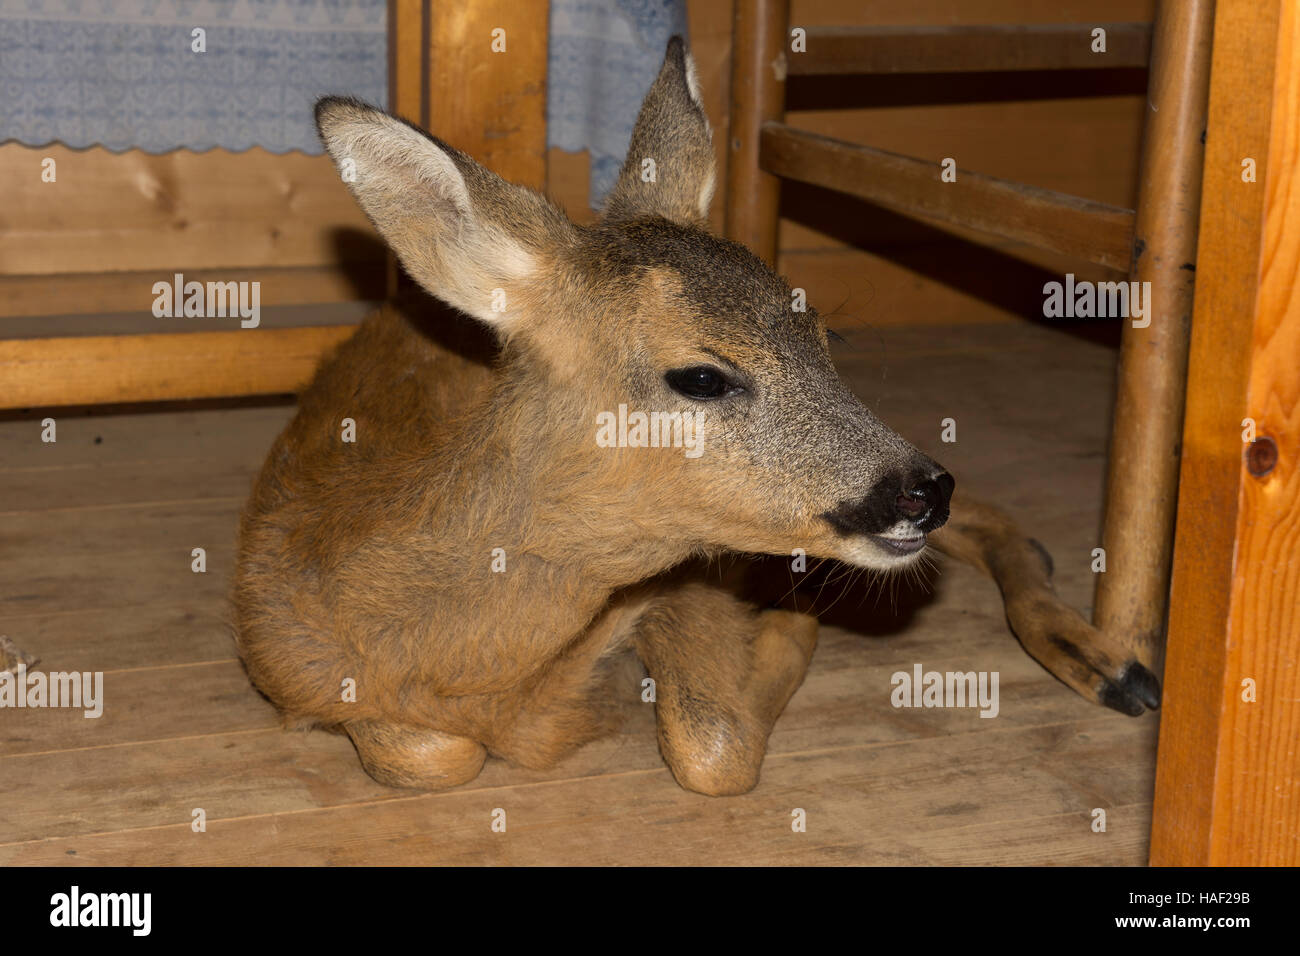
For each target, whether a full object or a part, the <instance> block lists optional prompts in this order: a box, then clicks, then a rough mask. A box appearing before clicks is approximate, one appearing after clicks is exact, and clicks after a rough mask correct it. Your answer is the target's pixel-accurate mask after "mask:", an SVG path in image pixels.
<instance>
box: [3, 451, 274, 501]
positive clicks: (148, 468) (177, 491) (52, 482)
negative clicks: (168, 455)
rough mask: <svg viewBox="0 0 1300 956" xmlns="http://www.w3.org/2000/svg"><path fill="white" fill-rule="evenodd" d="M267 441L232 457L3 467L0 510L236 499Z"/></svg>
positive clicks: (255, 468)
mask: <svg viewBox="0 0 1300 956" xmlns="http://www.w3.org/2000/svg"><path fill="white" fill-rule="evenodd" d="M38 440H39V439H38ZM267 447H269V443H268V444H267ZM267 447H259V448H253V447H250V448H249V450H248V453H247V454H245V455H242V456H241V457H240V458H239V459H237V460H232V459H218V460H213V459H210V458H173V459H155V460H153V461H143V462H139V461H125V462H116V461H115V462H108V463H104V464H96V465H81V466H75V467H72V466H70V467H63V466H58V465H52V466H51V465H45V466H41V465H37V466H34V467H30V468H11V469H7V470H5V471H4V472H3V481H4V485H5V498H4V502H3V507H4V511H0V515H3V514H6V513H9V514H12V513H21V512H24V511H28V512H30V511H44V510H46V509H57V510H60V511H72V510H75V511H80V512H83V513H84V512H85V511H86V510H87V509H91V508H104V509H106V508H121V507H123V506H128V507H129V506H133V505H134V506H138V505H142V504H147V503H153V502H161V501H177V500H180V501H187V502H188V501H196V500H202V499H205V498H219V499H224V500H227V501H230V500H241V499H243V498H244V497H246V496H247V495H248V493H249V492H250V491H251V490H252V487H253V479H254V478H255V477H256V476H257V472H258V471H259V470H260V469H261V467H262V461H263V459H264V458H265V456H266V450H267ZM160 466H162V468H163V469H165V475H166V477H165V478H164V477H163V476H162V474H160Z"/></svg>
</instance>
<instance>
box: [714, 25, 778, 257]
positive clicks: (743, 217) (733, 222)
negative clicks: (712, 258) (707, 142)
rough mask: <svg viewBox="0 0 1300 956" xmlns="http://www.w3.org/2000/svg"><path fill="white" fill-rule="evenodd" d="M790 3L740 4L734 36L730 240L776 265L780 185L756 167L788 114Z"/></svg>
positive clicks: (732, 34)
mask: <svg viewBox="0 0 1300 956" xmlns="http://www.w3.org/2000/svg"><path fill="white" fill-rule="evenodd" d="M789 18H790V4H789V0H736V14H735V22H734V24H733V27H732V31H731V42H732V49H731V120H730V124H729V129H728V130H727V135H728V137H729V142H728V149H727V198H726V202H727V206H726V226H725V230H726V235H727V238H728V239H734V240H735V241H737V242H740V243H743V244H744V245H746V246H748V247H749V248H750V249H752V250H754V252H755V253H757V254H758V255H759V256H760V257H761V258H762V259H763V260H764V261H765V262H767V263H768V264H769V265H775V264H776V231H777V204H778V201H779V199H780V185H781V183H780V180H779V179H778V178H777V177H776V176H773V175H771V174H770V173H765V172H763V170H762V169H760V168H759V165H758V138H759V132H760V131H761V130H762V127H763V124H764V123H766V122H767V121H769V120H780V119H782V117H783V115H784V113H785V57H786V53H785V51H786V43H785V34H786V25H787V23H788V22H789Z"/></svg>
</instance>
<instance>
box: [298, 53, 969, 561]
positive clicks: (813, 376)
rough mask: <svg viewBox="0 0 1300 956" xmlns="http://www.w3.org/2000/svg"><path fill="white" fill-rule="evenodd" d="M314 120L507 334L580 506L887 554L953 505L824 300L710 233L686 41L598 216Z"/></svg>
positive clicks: (468, 300)
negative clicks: (832, 340)
mask: <svg viewBox="0 0 1300 956" xmlns="http://www.w3.org/2000/svg"><path fill="white" fill-rule="evenodd" d="M316 118H317V124H318V126H319V127H320V132H321V137H322V139H323V140H324V142H325V144H326V146H327V148H328V150H329V152H330V154H331V156H332V157H333V158H334V160H335V162H336V163H337V164H339V166H340V169H341V170H342V171H343V172H344V179H345V181H348V184H349V186H350V188H351V189H352V191H353V193H354V194H355V195H356V197H357V200H358V201H359V202H360V204H361V207H362V208H363V209H364V210H365V212H366V213H367V215H369V217H370V218H371V220H372V221H373V222H374V223H375V225H376V227H377V228H378V229H379V231H380V232H381V233H382V234H383V236H384V237H385V238H386V239H387V240H388V242H389V244H390V245H391V246H392V248H393V249H394V250H395V251H396V253H397V255H398V256H399V258H400V259H401V261H402V263H403V264H404V265H405V267H406V269H407V271H408V272H409V273H410V275H411V276H412V277H413V278H414V279H415V280H416V281H417V282H419V283H420V285H422V286H423V287H424V288H425V289H426V290H428V291H429V292H430V293H432V294H433V295H435V296H437V297H438V298H440V299H442V300H443V301H445V302H447V303H449V304H450V305H452V306H454V307H456V308H458V309H460V310H462V311H464V312H466V313H468V314H469V315H471V316H474V317H476V318H478V319H479V320H481V321H483V322H485V323H487V324H489V325H490V326H492V327H493V328H494V329H495V330H496V331H497V332H498V334H499V336H500V337H501V339H502V341H503V343H504V348H503V353H502V361H503V363H504V369H503V371H504V373H505V376H506V378H507V380H508V381H510V382H511V387H510V388H509V389H508V390H505V391H504V392H502V393H498V400H502V401H505V400H509V401H511V402H514V403H518V404H519V406H520V409H521V411H520V416H522V417H523V418H526V419H528V420H530V421H535V422H541V423H544V425H543V427H544V428H545V429H546V430H547V434H544V435H541V436H538V441H539V442H540V443H541V444H544V445H545V446H546V448H547V449H548V453H549V454H551V455H553V456H557V457H562V458H563V459H564V460H565V461H566V462H567V465H566V467H567V469H568V471H569V472H570V473H571V474H576V475H578V476H580V477H581V476H584V475H585V476H587V478H588V480H589V482H590V486H591V487H592V488H593V489H598V490H596V491H593V492H592V493H591V494H589V495H584V496H583V501H582V502H581V506H583V507H599V506H600V504H601V500H602V496H603V497H604V498H606V499H610V500H609V501H608V502H607V504H608V506H609V510H610V512H611V520H614V521H616V522H619V523H621V527H622V530H623V532H624V533H626V534H628V535H629V536H635V535H642V536H646V535H648V536H651V537H655V536H661V537H663V538H664V539H665V540H667V539H672V540H674V541H676V542H679V543H684V544H686V545H687V546H688V547H690V548H693V549H697V550H701V551H707V550H711V549H734V550H738V551H748V552H755V553H771V554H788V553H790V552H791V551H792V550H793V549H795V548H803V549H804V550H805V551H806V552H807V553H808V554H810V555H814V556H819V557H830V558H838V559H840V560H843V561H846V562H848V563H850V564H854V565H858V566H863V567H872V568H879V569H888V568H893V567H898V566H901V565H904V564H907V563H909V562H911V561H913V560H915V559H916V557H917V556H918V555H919V553H920V552H921V550H922V548H923V547H924V544H925V535H926V533H927V532H929V531H932V530H934V529H935V528H938V527H939V526H940V525H942V524H943V523H944V521H945V520H946V519H947V516H948V502H949V497H950V495H951V493H952V488H953V481H952V478H951V477H949V476H948V474H947V473H946V472H944V470H943V469H942V468H941V467H939V466H938V465H937V464H936V463H935V462H933V461H932V460H930V459H929V458H927V457H926V456H925V455H923V454H921V453H920V452H919V451H918V450H917V449H916V448H914V447H913V446H912V445H910V444H908V442H906V441H904V440H903V439H902V438H901V437H900V436H899V435H897V434H896V433H894V432H893V431H891V430H890V429H889V428H887V427H886V426H885V425H884V424H882V423H881V422H880V421H879V420H878V419H877V418H876V417H875V416H874V415H872V413H871V412H870V411H869V410H868V409H867V408H866V407H865V406H864V405H863V404H862V403H861V402H860V401H859V400H858V399H857V398H856V397H855V396H854V395H853V394H852V393H851V392H850V391H849V389H848V388H847V387H846V386H845V385H844V383H843V382H842V381H841V380H840V377H839V375H838V374H837V373H836V371H835V368H834V366H833V365H832V364H831V360H830V354H829V350H828V343H827V334H826V328H825V324H824V322H823V321H822V319H821V318H820V316H819V315H818V314H817V312H816V311H815V310H813V309H812V308H807V309H806V310H796V308H795V305H796V302H795V300H794V298H793V296H792V292H791V289H790V288H789V287H788V286H787V285H786V283H785V282H784V281H783V280H782V279H781V278H780V277H779V276H778V275H776V274H775V273H774V272H773V271H772V270H771V269H769V268H768V267H767V266H766V265H764V264H763V262H761V261H760V260H759V259H758V258H757V257H755V256H754V255H753V254H752V253H750V252H749V250H747V249H746V248H744V247H743V246H741V245H738V244H737V243H734V242H730V241H727V240H724V239H720V238H718V237H716V236H714V235H711V234H710V233H709V232H708V231H707V228H706V214H707V211H708V206H709V202H710V199H711V198H712V194H713V189H714V183H715V169H714V158H713V147H712V141H711V134H710V131H709V125H708V121H707V119H706V118H705V114H704V110H703V108H702V106H701V104H700V95H699V88H698V83H697V80H696V78H695V68H694V64H693V61H692V60H691V58H690V56H689V55H688V54H687V53H686V52H685V50H684V48H683V45H682V43H681V41H680V40H679V39H676V38H674V40H673V41H671V42H670V44H669V46H668V53H667V56H666V57H665V60H664V64H663V68H662V70H661V71H660V73H659V76H658V78H657V79H656V80H655V83H654V85H653V86H652V87H651V89H650V92H649V94H648V95H647V97H646V99H645V102H644V104H643V105H642V107H641V112H640V115H639V117H638V119H637V124H636V128H635V130H634V132H633V134H632V141H631V146H630V148H629V151H628V156H627V160H626V161H625V163H624V166H623V169H622V172H621V175H620V177H619V181H618V184H617V186H616V187H615V189H614V191H613V193H612V194H611V196H610V198H609V200H608V203H607V206H606V209H605V211H604V213H603V215H602V216H601V218H600V219H599V221H597V222H596V223H595V224H594V225H591V226H578V225H575V224H574V223H572V222H570V221H569V219H568V218H567V217H566V216H565V215H564V214H563V213H562V212H560V211H559V210H558V209H557V208H556V207H555V206H553V205H552V204H551V203H549V202H548V201H547V200H546V199H544V198H543V197H542V196H540V195H539V194H537V193H536V192H533V191H532V190H529V189H526V188H523V187H520V186H515V185H512V184H510V183H507V182H505V181H504V180H502V179H500V178H499V177H498V176H496V175H495V174H493V173H491V172H490V171H488V170H487V169H485V168H483V167H482V166H480V165H479V164H478V163H476V162H474V161H473V160H472V159H470V158H469V157H468V156H466V155H464V154H463V153H461V152H459V151H457V150H455V149H453V148H451V147H450V146H448V145H446V144H445V143H443V142H441V141H439V140H437V139H435V138H433V137H431V136H429V135H427V134H426V133H424V132H422V131H420V130H419V129H417V128H415V127H413V126H411V125H409V124H407V123H405V122H404V121H402V120H399V119H396V118H394V117H392V116H389V115H388V114H386V113H384V112H382V111H379V110H375V109H373V108H371V107H368V106H366V105H364V104H362V103H359V102H357V101H355V100H349V99H341V98H333V97H331V98H327V99H324V100H322V101H321V102H320V103H319V104H318V105H317V109H316ZM502 395H504V396H506V397H502ZM656 413H657V414H656ZM638 414H643V415H645V416H646V419H647V420H648V421H647V422H643V420H642V419H640V418H638V417H637V416H638ZM602 423H603V425H602ZM649 433H653V434H649ZM651 441H653V443H654V444H657V445H662V444H665V443H666V444H668V445H669V446H670V447H667V448H665V447H638V444H641V445H644V444H648V443H650V442H651ZM674 445H676V447H672V446H674ZM611 446H612V447H611ZM613 499H616V500H613ZM577 506H579V505H578V504H577V503H575V507H577Z"/></svg>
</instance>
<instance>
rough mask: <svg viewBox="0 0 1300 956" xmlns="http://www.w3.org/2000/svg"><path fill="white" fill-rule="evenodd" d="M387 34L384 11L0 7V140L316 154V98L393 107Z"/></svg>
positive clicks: (25, 0)
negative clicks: (200, 44)
mask: <svg viewBox="0 0 1300 956" xmlns="http://www.w3.org/2000/svg"><path fill="white" fill-rule="evenodd" d="M386 23H387V5H386V3H385V0H0V141H4V140H9V139H15V140H18V141H19V142H20V143H24V144H26V145H28V146H43V145H45V144H46V143H49V142H52V141H55V140H57V141H59V142H61V143H64V144H65V145H68V146H74V147H83V146H93V145H101V146H105V147H107V148H108V149H111V150H119V151H120V150H125V149H131V148H139V149H143V150H145V151H146V152H150V153H162V152H167V151H168V150H172V149H176V148H178V147H185V148H187V149H191V150H196V151H203V150H207V149H211V148H212V147H214V146H220V147H223V148H225V149H231V150H244V149H247V148H249V147H250V146H261V147H263V148H265V149H268V150H270V151H271V152H275V153H283V152H287V151H289V150H293V149H298V150H302V151H304V152H308V153H319V152H321V146H320V142H319V141H318V140H317V138H316V130H315V127H314V125H313V123H312V104H313V103H314V102H315V100H316V98H317V97H319V96H322V95H324V94H326V93H337V92H340V91H347V92H351V93H353V94H355V95H357V96H360V97H362V98H363V99H367V100H369V101H370V102H372V103H377V104H383V103H384V102H385V101H386V100H387V92H388V78H387V70H388V61H387V45H388V44H387V40H388V38H387V34H386V29H387V28H386ZM196 28H199V29H202V30H203V31H204V32H205V34H206V36H205V37H204V45H205V46H206V52H203V53H197V52H194V49H193V48H194V46H195V45H196V41H195V38H194V36H193V31H194V30H195V29H196Z"/></svg>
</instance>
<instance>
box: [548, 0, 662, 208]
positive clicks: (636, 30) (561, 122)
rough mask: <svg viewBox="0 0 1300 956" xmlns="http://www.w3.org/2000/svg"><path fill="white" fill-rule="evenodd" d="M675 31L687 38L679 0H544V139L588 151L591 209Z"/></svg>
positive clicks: (611, 176) (608, 183) (619, 158)
mask: <svg viewBox="0 0 1300 956" xmlns="http://www.w3.org/2000/svg"><path fill="white" fill-rule="evenodd" d="M674 33H680V34H681V35H682V36H686V0H551V40H550V67H549V72H548V76H547V102H546V124H547V140H548V142H549V145H551V146H558V147H559V148H560V149H565V150H569V151H570V152H578V151H580V150H583V149H586V150H590V152H591V195H590V201H591V205H592V207H593V208H599V207H600V206H601V204H602V203H603V201H604V198H605V196H606V195H607V194H608V193H609V191H610V189H612V188H613V186H614V182H615V180H616V179H617V178H618V170H619V167H620V166H622V164H623V156H624V155H625V154H626V153H627V145H628V142H629V141H630V140H631V138H632V124H633V122H634V121H635V120H636V114H637V110H639V109H640V108H641V100H642V98H643V97H644V96H645V94H646V91H647V90H649V89H650V84H651V83H653V82H654V79H655V76H656V75H657V74H658V72H659V66H660V64H662V63H663V59H664V48H665V47H666V46H667V45H668V38H669V37H671V36H672V35H673V34H674Z"/></svg>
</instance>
